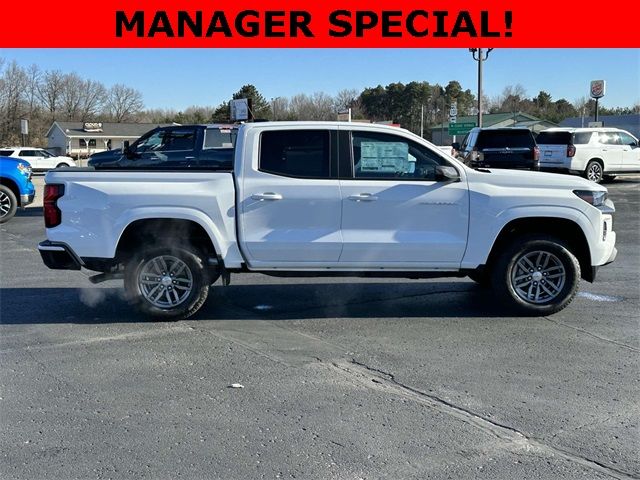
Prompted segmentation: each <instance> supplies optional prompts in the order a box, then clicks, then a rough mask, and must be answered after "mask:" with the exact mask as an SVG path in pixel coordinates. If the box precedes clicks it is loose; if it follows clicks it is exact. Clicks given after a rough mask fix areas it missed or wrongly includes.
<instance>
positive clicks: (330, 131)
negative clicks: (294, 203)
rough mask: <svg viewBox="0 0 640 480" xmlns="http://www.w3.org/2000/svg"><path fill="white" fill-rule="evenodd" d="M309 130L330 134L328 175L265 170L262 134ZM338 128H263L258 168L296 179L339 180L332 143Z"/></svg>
mask: <svg viewBox="0 0 640 480" xmlns="http://www.w3.org/2000/svg"><path fill="white" fill-rule="evenodd" d="M309 131H313V132H326V133H328V134H329V148H328V154H329V175H328V176H327V177H305V176H301V175H285V174H283V173H278V172H273V171H271V170H265V169H263V168H262V167H261V165H260V164H261V162H262V135H263V134H265V133H279V132H309ZM337 132H338V130H337V129H332V128H293V129H282V130H262V131H261V132H260V137H259V139H258V165H257V167H258V168H257V170H258V171H259V172H261V173H266V174H268V175H274V176H276V177H282V178H296V179H300V180H337V178H336V176H335V172H333V171H332V170H333V169H332V144H333V142H334V141H335V140H334V139H335V138H337Z"/></svg>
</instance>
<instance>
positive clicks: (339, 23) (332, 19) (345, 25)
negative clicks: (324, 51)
mask: <svg viewBox="0 0 640 480" xmlns="http://www.w3.org/2000/svg"><path fill="white" fill-rule="evenodd" d="M338 17H347V18H349V19H350V18H351V12H350V11H349V10H335V11H333V12H331V14H330V15H329V23H330V24H331V25H333V26H335V27H339V28H341V29H342V30H334V29H333V28H330V29H329V36H330V37H348V36H349V35H351V31H352V30H353V27H352V26H351V23H350V22H349V21H348V20H342V19H341V18H338Z"/></svg>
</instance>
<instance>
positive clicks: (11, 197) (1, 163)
mask: <svg viewBox="0 0 640 480" xmlns="http://www.w3.org/2000/svg"><path fill="white" fill-rule="evenodd" d="M35 196H36V188H35V187H34V186H33V183H31V165H29V162H25V161H24V160H20V159H18V158H9V157H0V223H5V222H8V221H9V220H11V218H13V216H14V215H15V214H16V210H17V209H18V207H21V208H23V207H26V206H27V205H29V204H30V203H31V202H33V198H34V197H35Z"/></svg>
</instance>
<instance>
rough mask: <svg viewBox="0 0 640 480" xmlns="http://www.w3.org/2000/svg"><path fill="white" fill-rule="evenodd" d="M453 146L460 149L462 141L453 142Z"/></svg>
mask: <svg viewBox="0 0 640 480" xmlns="http://www.w3.org/2000/svg"><path fill="white" fill-rule="evenodd" d="M451 148H453V149H454V150H460V142H453V143H452V144H451Z"/></svg>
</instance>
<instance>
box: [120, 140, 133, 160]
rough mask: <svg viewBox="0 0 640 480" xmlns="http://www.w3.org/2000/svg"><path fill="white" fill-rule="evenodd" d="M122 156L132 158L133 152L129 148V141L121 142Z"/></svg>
mask: <svg viewBox="0 0 640 480" xmlns="http://www.w3.org/2000/svg"><path fill="white" fill-rule="evenodd" d="M122 154H123V155H124V156H125V157H127V158H128V159H132V158H133V152H132V151H131V146H130V145H129V140H125V141H124V142H122Z"/></svg>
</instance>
